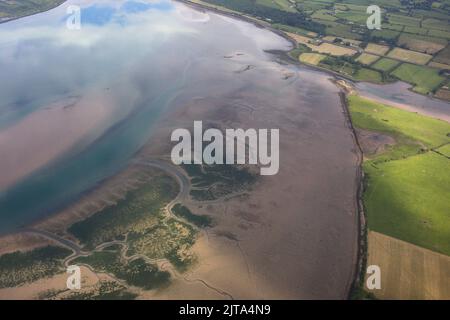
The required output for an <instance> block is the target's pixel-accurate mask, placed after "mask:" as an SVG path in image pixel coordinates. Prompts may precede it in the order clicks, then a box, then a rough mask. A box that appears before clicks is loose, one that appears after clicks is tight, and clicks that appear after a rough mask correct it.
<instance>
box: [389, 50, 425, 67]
mask: <svg viewBox="0 0 450 320" xmlns="http://www.w3.org/2000/svg"><path fill="white" fill-rule="evenodd" d="M387 56H388V57H390V58H394V59H398V60H402V61H406V62H411V63H414V64H421V65H425V64H427V63H428V61H430V60H431V58H433V57H432V56H430V55H429V54H425V53H420V52H415V51H411V50H405V49H402V48H394V49H393V50H391V51H390V52H389V53H388V55H387Z"/></svg>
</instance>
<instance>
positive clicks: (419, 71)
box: [391, 63, 445, 94]
mask: <svg viewBox="0 0 450 320" xmlns="http://www.w3.org/2000/svg"><path fill="white" fill-rule="evenodd" d="M391 75H393V76H395V77H397V78H398V79H400V80H403V81H405V82H408V83H411V84H414V85H415V86H414V88H413V90H414V91H416V92H419V93H422V94H428V93H429V92H432V91H434V90H436V89H437V88H439V86H440V85H441V84H442V83H443V82H444V81H445V78H444V77H442V76H440V75H439V70H436V69H433V68H429V67H425V66H417V65H414V64H409V63H403V64H402V65H401V66H399V67H398V68H396V69H395V70H394V71H393V72H391Z"/></svg>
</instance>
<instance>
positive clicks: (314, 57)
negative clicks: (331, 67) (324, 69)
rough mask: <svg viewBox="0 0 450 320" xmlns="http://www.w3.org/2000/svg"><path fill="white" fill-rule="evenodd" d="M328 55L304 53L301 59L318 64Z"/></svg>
mask: <svg viewBox="0 0 450 320" xmlns="http://www.w3.org/2000/svg"><path fill="white" fill-rule="evenodd" d="M325 58H326V56H325V55H323V54H320V53H307V52H306V53H302V54H301V55H300V61H301V62H304V63H307V64H312V65H315V66H316V65H318V64H319V63H320V62H321V61H322V60H323V59H325Z"/></svg>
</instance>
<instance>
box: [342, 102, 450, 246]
mask: <svg viewBox="0 0 450 320" xmlns="http://www.w3.org/2000/svg"><path fill="white" fill-rule="evenodd" d="M349 105H350V112H351V116H352V120H353V123H354V125H355V126H356V127H357V128H361V129H366V130H371V131H376V132H380V133H383V134H387V135H390V136H392V137H394V138H395V140H396V143H397V144H396V145H395V146H393V147H391V148H388V149H387V150H386V151H385V152H384V153H382V154H379V155H376V156H375V157H373V158H371V159H369V160H366V161H365V162H364V165H363V168H364V172H365V177H366V182H365V192H364V206H365V209H366V213H367V216H368V227H369V229H371V230H374V231H378V232H381V233H384V234H387V235H389V236H392V237H395V238H398V239H401V240H404V241H407V242H410V243H413V244H416V245H419V246H422V247H424V248H428V249H431V250H434V251H438V252H441V253H444V254H448V255H450V220H449V217H448V213H449V212H450V202H449V201H448V192H449V190H450V161H449V159H448V158H447V157H445V156H443V155H440V154H438V153H436V152H434V151H433V150H432V148H438V147H441V146H443V145H445V144H447V145H448V144H450V135H449V134H450V124H448V123H447V122H444V121H440V120H436V119H432V118H429V117H425V116H421V115H418V114H416V113H411V112H407V111H403V110H400V109H395V108H393V107H389V106H386V105H382V104H378V103H375V102H371V101H369V100H365V99H363V98H360V97H358V96H350V97H349ZM446 148H448V147H447V146H446V147H445V150H446ZM445 150H444V151H445Z"/></svg>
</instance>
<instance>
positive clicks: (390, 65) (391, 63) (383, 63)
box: [372, 58, 401, 72]
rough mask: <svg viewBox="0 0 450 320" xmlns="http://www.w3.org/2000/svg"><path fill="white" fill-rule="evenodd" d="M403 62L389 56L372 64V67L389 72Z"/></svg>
mask: <svg viewBox="0 0 450 320" xmlns="http://www.w3.org/2000/svg"><path fill="white" fill-rule="evenodd" d="M400 63H401V62H399V61H397V60H392V59H389V58H381V59H380V60H378V61H377V62H375V63H374V64H373V65H372V68H374V69H376V70H380V71H384V72H388V71H390V70H392V69H394V68H395V67H396V66H398V65H399V64H400Z"/></svg>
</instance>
